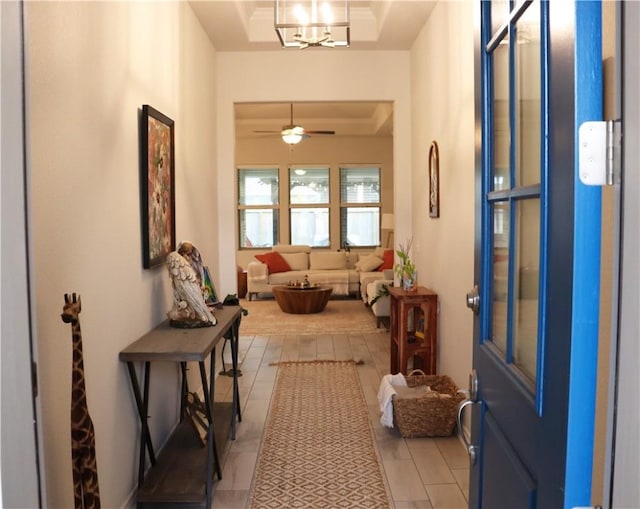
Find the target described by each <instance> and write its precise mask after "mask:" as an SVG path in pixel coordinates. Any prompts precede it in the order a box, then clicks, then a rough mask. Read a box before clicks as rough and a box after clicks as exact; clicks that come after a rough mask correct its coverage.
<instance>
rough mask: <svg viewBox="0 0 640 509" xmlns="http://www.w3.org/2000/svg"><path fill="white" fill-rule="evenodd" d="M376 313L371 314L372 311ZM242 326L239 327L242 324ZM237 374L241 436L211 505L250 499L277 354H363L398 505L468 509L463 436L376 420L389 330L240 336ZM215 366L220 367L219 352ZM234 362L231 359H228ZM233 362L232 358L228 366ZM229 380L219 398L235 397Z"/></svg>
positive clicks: (222, 507)
mask: <svg viewBox="0 0 640 509" xmlns="http://www.w3.org/2000/svg"><path fill="white" fill-rule="evenodd" d="M371 319H372V320H374V317H373V316H372V317H371ZM241 332H242V331H241ZM239 355H240V359H241V361H242V362H241V369H242V376H241V377H240V378H239V384H240V398H241V399H240V401H241V407H242V409H243V414H242V423H241V424H240V425H239V427H238V433H237V439H236V440H235V441H233V442H230V443H229V445H228V446H227V447H226V449H225V451H224V452H223V454H222V459H221V461H222V463H223V472H222V480H221V481H216V483H215V487H214V489H215V491H214V497H213V508H215V509H236V508H244V507H245V506H246V505H247V504H248V501H249V500H248V497H249V489H250V487H251V480H252V477H253V472H254V468H255V464H256V459H257V457H258V450H259V447H260V439H261V436H262V432H263V427H264V423H265V420H266V417H267V412H268V410H269V401H270V398H271V393H272V390H273V386H274V382H275V378H276V372H277V369H278V368H277V366H270V365H269V364H270V363H272V362H274V361H278V360H313V359H336V360H341V359H359V360H362V361H363V364H362V365H359V366H358V372H359V374H360V381H361V385H362V388H363V391H364V394H365V398H366V400H367V402H368V403H369V410H370V416H371V423H372V427H373V430H374V434H375V438H376V445H377V448H378V452H379V454H380V458H381V459H382V466H383V469H384V474H385V478H386V482H387V483H388V488H389V493H390V495H391V497H392V499H393V500H392V503H393V505H394V507H395V508H396V509H408V508H419V509H440V508H447V509H458V508H460V509H462V508H467V507H468V504H467V497H468V484H469V483H468V475H469V461H468V458H467V455H466V453H465V450H464V448H463V446H462V444H461V443H460V442H459V440H458V438H457V437H455V436H453V437H447V438H420V439H415V438H414V439H406V440H405V439H403V438H402V437H401V436H400V435H399V433H398V432H397V431H396V430H389V429H387V428H384V427H382V425H381V424H380V422H379V418H380V413H379V410H378V402H377V393H378V388H379V385H380V380H381V378H382V376H383V375H384V374H386V373H388V372H389V335H388V333H384V332H381V333H377V334H375V333H374V334H353V335H335V336H331V335H326V336H293V335H287V336H268V337H266V336H242V334H241V337H240V353H239ZM217 362H218V366H217V370H220V366H219V357H218V359H217ZM228 363H229V361H227V364H228ZM226 367H227V368H228V367H229V366H228V365H227V366H226ZM230 388H231V379H230V378H229V377H224V376H219V377H217V379H216V389H215V390H216V396H215V397H216V399H217V400H221V399H229V398H230Z"/></svg>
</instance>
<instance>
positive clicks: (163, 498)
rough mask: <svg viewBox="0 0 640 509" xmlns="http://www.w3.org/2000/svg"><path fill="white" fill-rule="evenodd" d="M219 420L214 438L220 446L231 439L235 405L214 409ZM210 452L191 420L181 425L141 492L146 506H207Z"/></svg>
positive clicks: (141, 499) (169, 441)
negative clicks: (173, 504) (201, 440)
mask: <svg viewBox="0 0 640 509" xmlns="http://www.w3.org/2000/svg"><path fill="white" fill-rule="evenodd" d="M213 413H214V415H215V416H216V418H215V422H214V435H215V440H216V443H217V444H224V443H225V442H226V440H227V437H228V432H229V423H230V422H231V418H232V415H233V408H232V404H231V403H216V404H214V405H213ZM207 456H208V448H207V446H203V445H202V442H200V440H199V438H198V437H197V435H196V432H195V430H194V429H193V427H192V425H191V423H190V422H188V420H187V419H184V420H183V421H181V422H180V423H179V424H178V426H177V427H176V429H175V431H174V432H173V433H172V435H171V437H170V438H169V440H168V441H167V444H166V445H165V446H164V448H163V449H162V452H161V453H160V454H159V455H158V458H157V459H156V463H155V465H154V466H153V468H152V469H150V470H149V472H148V473H147V475H146V477H145V479H144V482H143V483H142V486H140V487H139V488H138V497H137V498H138V502H139V503H142V504H148V503H158V504H168V503H176V504H178V503H180V504H202V505H204V504H205V503H206V486H207V479H206V476H207V474H206V472H207Z"/></svg>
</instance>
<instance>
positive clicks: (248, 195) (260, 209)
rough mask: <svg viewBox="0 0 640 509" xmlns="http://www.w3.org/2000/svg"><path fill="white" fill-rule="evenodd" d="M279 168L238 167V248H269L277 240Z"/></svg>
mask: <svg viewBox="0 0 640 509" xmlns="http://www.w3.org/2000/svg"><path fill="white" fill-rule="evenodd" d="M278 186H279V179H278V168H240V169H239V170H238V220H239V225H240V247H241V248H243V247H271V246H273V245H274V244H277V240H278V222H279V221H278V211H279V210H278V207H279V203H280V201H279V192H278Z"/></svg>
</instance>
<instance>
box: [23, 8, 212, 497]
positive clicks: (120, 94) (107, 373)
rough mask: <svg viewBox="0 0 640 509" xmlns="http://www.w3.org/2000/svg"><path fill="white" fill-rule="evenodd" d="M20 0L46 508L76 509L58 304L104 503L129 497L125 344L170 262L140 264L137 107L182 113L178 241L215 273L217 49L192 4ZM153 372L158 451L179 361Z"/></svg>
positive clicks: (135, 436) (151, 313) (165, 298)
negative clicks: (77, 301) (71, 310)
mask: <svg viewBox="0 0 640 509" xmlns="http://www.w3.org/2000/svg"><path fill="white" fill-rule="evenodd" d="M25 5H26V9H27V15H28V21H27V40H28V45H27V58H28V67H29V96H28V97H29V111H30V119H29V138H30V143H31V146H30V152H31V177H32V183H31V186H32V187H31V192H32V212H33V218H32V222H33V238H34V246H33V253H34V265H35V281H36V283H35V286H36V299H35V304H36V309H35V311H36V315H37V331H36V333H37V338H38V346H39V379H40V384H39V386H40V405H41V408H42V429H43V443H42V446H43V447H42V449H41V450H42V451H44V457H45V474H46V480H47V495H46V503H47V504H48V506H49V507H72V506H73V488H72V478H71V462H70V447H71V446H70V417H69V411H70V389H71V331H70V326H69V325H68V324H64V323H63V322H62V321H61V319H60V313H61V311H62V305H63V295H64V294H65V293H67V292H78V293H79V294H81V296H82V313H81V315H80V322H81V326H82V331H83V342H84V362H85V375H86V386H87V394H88V403H89V409H90V413H91V416H92V418H93V422H94V425H95V430H96V435H97V439H96V445H97V461H98V471H99V481H100V488H101V494H102V506H103V507H121V506H123V505H124V504H125V503H126V502H127V500H128V497H129V496H130V495H131V493H132V492H133V490H134V487H135V483H136V474H137V461H138V452H137V451H138V441H139V431H138V428H139V423H138V418H137V412H136V409H135V404H134V400H133V396H132V390H131V387H130V383H129V379H128V375H127V371H126V369H125V366H124V365H123V364H122V363H121V362H120V361H119V360H118V353H119V351H120V350H121V349H123V348H124V347H126V346H127V345H128V344H129V343H131V342H132V341H134V340H135V339H137V338H138V337H139V336H141V335H142V334H143V333H145V332H147V331H148V330H149V329H150V328H152V327H153V326H154V325H155V324H157V323H159V322H160V321H162V320H163V319H164V318H165V313H166V311H167V310H168V309H169V307H170V305H171V300H172V297H171V291H170V282H169V278H168V276H167V273H166V269H165V268H164V267H159V268H156V269H152V270H144V269H143V268H142V256H141V251H142V248H141V227H140V222H141V221H140V185H139V165H138V154H139V152H138V149H139V144H138V136H139V133H138V117H139V110H140V109H141V107H142V105H143V104H150V105H152V106H153V107H155V108H156V109H158V110H160V111H161V112H162V113H164V114H166V115H167V116H169V117H171V118H172V119H173V120H174V121H175V126H176V165H175V166H176V212H177V216H176V219H177V220H176V223H177V224H176V229H177V240H178V241H180V240H182V239H189V240H191V241H193V242H194V243H195V245H196V246H197V247H198V248H199V249H200V251H201V254H202V256H203V258H204V260H205V262H207V263H208V264H210V265H212V266H214V267H217V266H218V263H217V255H218V246H217V242H218V236H217V232H216V228H217V226H216V221H215V218H216V211H217V208H218V204H217V198H216V193H215V192H214V189H215V182H216V173H215V170H216V165H215V143H216V141H215V140H216V125H215V116H216V110H215V86H216V84H215V79H214V72H215V58H216V53H215V50H214V49H213V48H212V47H211V44H210V42H209V40H208V38H207V36H206V35H205V33H204V32H203V30H202V28H201V26H200V24H199V23H198V22H197V20H196V19H195V16H194V15H193V12H192V11H191V8H190V7H189V6H188V4H187V3H186V2H64V1H61V2H57V1H52V2H27V3H25ZM214 277H215V276H214ZM154 369H155V371H154V373H152V386H151V395H152V400H153V401H152V402H151V409H150V414H151V415H152V416H153V418H152V420H151V426H152V433H153V436H154V437H155V438H156V446H159V445H160V444H161V441H162V440H163V439H164V437H166V434H167V433H168V430H169V429H170V428H171V427H172V426H173V425H174V423H175V422H176V419H177V409H178V384H177V369H176V368H175V367H174V366H170V365H164V366H163V365H157V366H154ZM167 401H169V402H170V404H169V405H168V406H169V407H170V408H169V412H165V411H164V408H165V407H166V406H167V405H166V402H167Z"/></svg>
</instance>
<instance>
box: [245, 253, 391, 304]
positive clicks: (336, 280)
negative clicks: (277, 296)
mask: <svg viewBox="0 0 640 509" xmlns="http://www.w3.org/2000/svg"><path fill="white" fill-rule="evenodd" d="M255 257H256V260H253V261H251V262H249V264H248V266H247V298H248V299H249V300H251V299H252V298H253V297H255V296H258V295H259V294H262V293H267V294H271V293H273V292H272V291H271V287H273V286H276V285H286V284H292V283H296V282H302V281H304V279H305V278H308V280H309V282H310V283H311V284H320V285H325V286H331V287H332V289H333V292H332V295H342V296H356V297H357V296H360V297H361V298H362V299H363V301H364V302H365V303H367V299H366V286H365V290H364V296H363V290H362V285H367V284H369V283H370V282H372V281H374V280H376V279H383V278H384V274H385V273H384V270H385V268H387V267H388V268H391V267H393V251H392V250H384V249H381V248H378V249H377V250H376V251H374V252H373V253H355V252H346V251H328V250H326V249H312V248H311V247H310V246H304V245H289V244H284V245H276V246H273V248H272V250H271V251H269V252H267V253H261V254H257V255H255Z"/></svg>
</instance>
